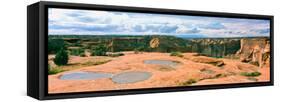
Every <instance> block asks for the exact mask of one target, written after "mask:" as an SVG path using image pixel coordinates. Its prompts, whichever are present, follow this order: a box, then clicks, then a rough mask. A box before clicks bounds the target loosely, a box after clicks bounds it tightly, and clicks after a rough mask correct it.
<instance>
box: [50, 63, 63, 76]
mask: <svg viewBox="0 0 281 102" xmlns="http://www.w3.org/2000/svg"><path fill="white" fill-rule="evenodd" d="M63 71H65V70H63V69H61V68H51V67H50V65H48V75H52V74H57V73H60V72H63Z"/></svg>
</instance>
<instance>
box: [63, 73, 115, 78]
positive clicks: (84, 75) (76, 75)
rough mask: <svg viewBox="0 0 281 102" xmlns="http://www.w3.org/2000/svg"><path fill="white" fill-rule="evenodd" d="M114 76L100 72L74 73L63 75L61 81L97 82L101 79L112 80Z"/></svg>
mask: <svg viewBox="0 0 281 102" xmlns="http://www.w3.org/2000/svg"><path fill="white" fill-rule="evenodd" d="M111 77H112V74H109V73H100V72H73V73H67V74H63V75H62V76H61V77H60V79H61V80H95V79H100V78H111Z"/></svg>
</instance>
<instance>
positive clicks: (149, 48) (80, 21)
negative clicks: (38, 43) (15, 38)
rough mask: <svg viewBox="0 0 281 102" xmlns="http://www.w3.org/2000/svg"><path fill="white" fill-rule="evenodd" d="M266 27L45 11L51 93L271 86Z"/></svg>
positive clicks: (255, 22)
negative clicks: (252, 85)
mask: <svg viewBox="0 0 281 102" xmlns="http://www.w3.org/2000/svg"><path fill="white" fill-rule="evenodd" d="M270 56H271V55H270V20H262V19H245V18H224V17H207V16H191V15H171V14H156V13H135V12H117V11H98V10H76V9H60V8H49V9H48V93H49V94H58V93H73V92H97V91H110V90H128V89H144V88H145V89H147V88H168V87H191V86H203V85H223V84H236V83H256V82H269V81H270Z"/></svg>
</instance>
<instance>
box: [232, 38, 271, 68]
mask: <svg viewBox="0 0 281 102" xmlns="http://www.w3.org/2000/svg"><path fill="white" fill-rule="evenodd" d="M240 42H241V43H240V44H241V45H240V50H238V51H237V53H236V55H237V56H239V57H240V60H241V61H242V62H248V63H251V64H254V65H257V66H259V67H268V66H269V62H270V61H269V60H270V41H269V39H268V38H252V39H249V38H247V39H241V40H240Z"/></svg>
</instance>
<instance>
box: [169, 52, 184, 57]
mask: <svg viewBox="0 0 281 102" xmlns="http://www.w3.org/2000/svg"><path fill="white" fill-rule="evenodd" d="M170 56H177V57H183V55H182V53H181V52H171V54H170Z"/></svg>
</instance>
